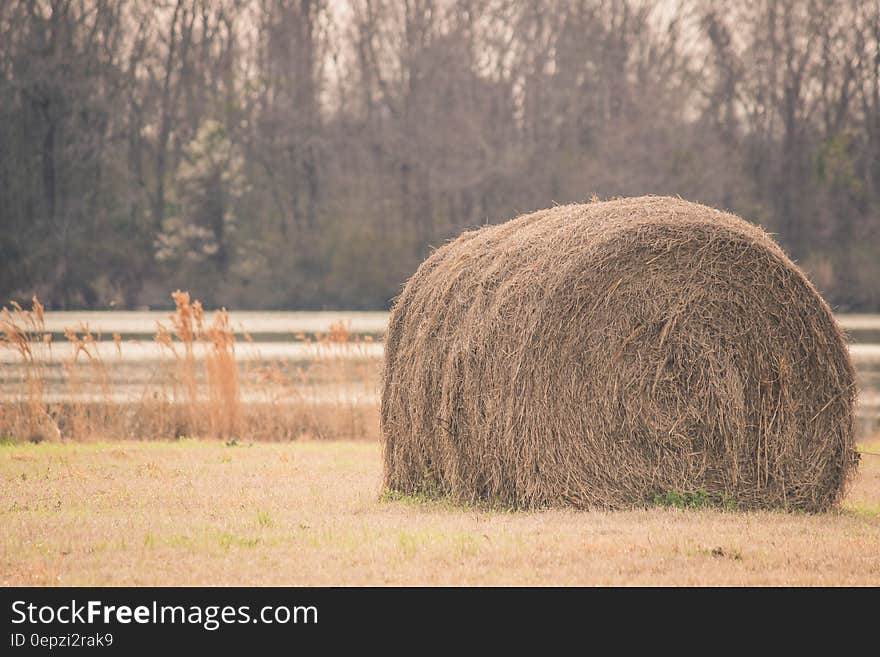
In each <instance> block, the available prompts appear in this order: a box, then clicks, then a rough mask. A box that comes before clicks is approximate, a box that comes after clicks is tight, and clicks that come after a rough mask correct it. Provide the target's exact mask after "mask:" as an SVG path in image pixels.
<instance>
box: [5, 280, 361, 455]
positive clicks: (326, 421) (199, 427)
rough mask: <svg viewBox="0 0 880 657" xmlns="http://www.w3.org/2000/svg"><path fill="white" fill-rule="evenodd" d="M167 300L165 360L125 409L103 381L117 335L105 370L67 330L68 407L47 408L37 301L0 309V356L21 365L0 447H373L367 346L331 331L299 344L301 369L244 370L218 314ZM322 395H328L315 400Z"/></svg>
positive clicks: (94, 345) (281, 364) (89, 343)
mask: <svg viewBox="0 0 880 657" xmlns="http://www.w3.org/2000/svg"><path fill="white" fill-rule="evenodd" d="M172 296H173V299H174V302H175V305H176V310H175V312H174V313H172V314H171V315H170V316H169V325H168V326H165V325H163V324H161V323H160V324H159V325H158V326H157V330H156V337H155V342H156V344H157V345H158V346H159V348H160V349H161V350H162V354H163V355H164V358H163V361H162V362H161V363H160V364H159V366H158V367H157V368H156V371H155V373H154V375H153V376H152V377H151V378H150V380H149V381H148V382H147V383H146V384H145V385H144V388H143V391H142V393H141V395H140V397H139V399H137V400H133V401H128V402H120V401H118V400H114V399H113V398H112V384H111V383H110V381H109V372H110V371H111V369H113V368H114V367H120V366H121V365H122V364H123V359H122V356H123V354H124V351H125V349H126V343H125V342H124V341H123V340H122V338H121V336H119V335H114V336H113V338H112V339H113V343H114V344H115V347H116V355H117V356H118V358H119V362H118V363H115V362H114V363H109V362H105V359H104V358H102V356H101V350H100V349H99V348H98V347H99V346H100V345H101V343H102V342H103V339H104V338H103V336H102V335H101V334H100V333H95V332H93V331H91V330H90V328H89V326H88V325H85V324H84V325H81V326H78V327H69V328H67V329H65V332H64V333H65V337H66V340H67V341H68V343H70V345H72V350H71V352H70V353H71V355H70V356H69V358H68V359H67V360H65V361H64V362H63V372H64V382H63V386H62V387H61V388H60V389H58V388H56V389H55V392H61V393H62V395H61V396H62V399H64V401H61V402H58V403H49V402H48V401H47V396H46V389H47V383H46V381H47V378H48V372H49V370H50V366H49V361H50V359H51V356H52V346H53V344H52V340H51V334H49V333H47V332H46V328H45V319H44V314H43V307H42V306H41V305H40V302H39V300H38V299H36V298H34V305H33V309H32V310H26V309H24V308H21V307H20V306H18V305H15V304H13V306H12V308H4V309H3V310H2V314H0V349H2V348H5V349H9V350H12V351H14V352H15V353H16V354H18V357H19V362H20V363H21V365H22V367H21V372H22V378H21V383H20V386H19V393H18V398H17V399H12V400H4V401H0V439H11V440H13V441H30V442H42V441H58V440H80V441H94V440H116V439H126V438H127V439H132V438H133V439H139V440H145V439H146V440H149V439H167V438H179V437H182V436H190V437H216V438H225V439H229V440H240V439H242V437H243V436H246V437H247V438H248V439H259V440H293V439H327V438H344V439H353V438H368V439H371V438H376V436H377V434H378V409H377V408H376V407H375V404H374V403H364V399H367V398H370V397H371V395H372V393H373V392H374V391H375V387H376V385H377V382H378V368H379V365H378V363H376V362H375V360H374V359H371V358H369V357H367V354H366V352H365V345H366V343H367V342H369V341H370V340H371V339H370V338H366V339H364V340H362V339H361V337H360V336H356V335H352V334H351V332H350V331H349V330H348V328H347V326H346V325H345V324H342V323H338V324H334V325H333V326H331V329H330V331H329V332H328V333H326V334H314V335H309V336H306V335H302V336H300V339H302V340H303V341H304V342H307V343H309V344H310V345H313V346H314V348H315V354H314V356H315V357H314V358H312V359H310V360H308V361H307V362H298V363H288V362H286V361H268V360H266V361H260V360H257V361H247V362H239V361H237V360H236V355H235V350H236V335H235V331H234V328H233V326H232V325H231V322H230V319H229V314H228V313H227V312H226V310H225V309H221V310H220V311H218V312H217V313H215V314H214V317H213V318H212V319H209V318H208V317H207V316H206V313H205V311H204V309H203V308H202V306H201V304H200V303H199V302H198V301H193V300H191V299H190V295H189V294H188V293H186V292H180V291H177V292H175V293H174V294H173V295H172ZM245 337H246V339H249V337H248V336H247V335H246V334H245ZM324 389H331V390H333V391H335V394H331V395H329V396H328V395H321V394H319V390H324ZM343 389H348V390H350V389H354V390H355V391H358V392H359V393H361V397H362V398H363V399H362V398H358V397H357V396H353V395H351V394H348V395H344V394H341V393H340V392H339V391H341V390H343ZM245 394H247V396H248V400H249V401H244V397H245Z"/></svg>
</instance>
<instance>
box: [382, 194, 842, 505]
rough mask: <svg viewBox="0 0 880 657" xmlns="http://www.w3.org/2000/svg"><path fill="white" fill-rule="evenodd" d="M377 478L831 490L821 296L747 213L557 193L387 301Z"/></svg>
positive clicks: (593, 490) (628, 493)
mask: <svg viewBox="0 0 880 657" xmlns="http://www.w3.org/2000/svg"><path fill="white" fill-rule="evenodd" d="M385 345H386V349H385V377H384V380H385V383H384V388H383V394H382V423H383V435H384V437H385V441H386V452H385V456H386V459H385V464H386V482H387V484H388V485H389V486H390V487H392V488H394V489H396V490H400V491H402V492H405V493H422V494H430V495H441V496H442V495H452V496H453V497H455V498H456V499H460V500H464V501H476V500H489V501H492V502H496V503H501V504H504V505H512V506H516V507H523V508H540V507H543V506H547V505H552V506H564V505H571V506H576V507H602V508H631V507H639V506H644V505H645V504H650V503H651V501H652V500H653V499H654V498H655V497H657V496H665V495H694V496H699V495H702V496H704V497H705V496H707V497H710V498H712V499H714V500H716V501H717V502H718V503H721V504H726V503H731V504H735V505H737V506H739V507H740V508H751V509H756V508H786V509H800V510H807V511H817V510H824V509H828V508H830V507H832V506H833V505H834V503H835V502H836V501H838V500H839V499H840V497H841V494H842V492H843V490H844V489H845V486H846V482H847V480H848V478H849V477H851V475H852V474H853V472H854V470H855V467H856V463H857V460H856V454H855V449H854V445H855V441H854V435H853V416H854V405H855V399H856V388H855V373H854V370H853V367H852V365H851V363H850V360H849V354H848V350H847V346H846V342H845V339H844V336H843V334H842V332H841V331H840V330H839V328H838V327H837V325H836V322H835V320H834V317H833V315H832V313H831V310H830V309H829V307H828V306H827V304H826V303H825V302H824V301H823V300H822V298H821V297H820V295H819V294H818V292H817V291H816V290H815V288H814V287H813V286H812V285H811V284H810V282H809V281H808V280H807V279H806V277H805V276H804V274H803V272H801V270H800V269H798V267H797V266H796V265H795V264H794V263H792V262H791V260H789V258H788V257H786V255H785V254H784V253H783V251H782V250H781V249H780V248H779V246H777V245H776V243H775V242H774V241H773V239H772V238H771V237H770V236H769V235H768V234H766V233H765V232H764V231H762V230H761V229H760V228H758V227H756V226H753V225H752V224H749V223H748V222H746V221H743V220H742V219H740V218H738V217H735V216H733V215H731V214H728V213H724V212H720V211H718V210H713V209H711V208H707V207H704V206H701V205H697V204H694V203H688V202H686V201H683V200H681V199H674V198H664V197H642V198H633V199H619V200H615V201H607V202H595V203H590V204H583V205H568V206H558V207H554V208H551V209H548V210H543V211H540V212H535V213H532V214H529V215H524V216H522V217H519V218H517V219H514V220H512V221H510V222H507V223H504V224H500V225H496V226H487V227H484V228H482V229H480V230H477V231H471V232H467V233H465V234H463V235H462V236H460V237H459V238H458V239H456V240H454V241H452V242H450V243H449V244H447V245H445V246H443V247H442V248H440V249H438V250H437V251H436V252H434V253H433V254H432V255H431V256H430V257H429V258H428V259H427V260H426V261H425V262H424V263H423V264H422V265H421V267H420V268H419V269H418V271H417V272H416V273H415V274H414V275H413V276H412V278H411V279H410V280H409V281H408V282H407V284H406V286H405V288H404V290H403V292H402V294H401V296H400V298H399V299H398V300H397V302H396V304H395V307H394V309H393V311H392V313H391V317H390V321H389V327H388V332H387V335H386V341H385Z"/></svg>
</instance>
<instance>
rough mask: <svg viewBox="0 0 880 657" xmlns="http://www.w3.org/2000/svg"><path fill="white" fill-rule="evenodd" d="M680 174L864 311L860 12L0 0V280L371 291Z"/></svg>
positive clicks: (875, 247) (314, 297)
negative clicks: (497, 234) (529, 217)
mask: <svg viewBox="0 0 880 657" xmlns="http://www.w3.org/2000/svg"><path fill="white" fill-rule="evenodd" d="M648 193H652V194H677V195H680V196H682V197H684V198H688V199H690V200H695V201H700V202H703V203H706V204H710V205H714V206H717V207H721V208H724V209H729V210H733V211H735V212H737V213H739V214H741V215H742V216H744V217H746V218H749V219H750V220H752V221H755V222H758V223H760V224H762V225H763V226H765V227H766V228H767V229H768V230H770V231H772V232H773V233H775V234H776V235H777V237H778V239H779V240H780V242H781V243H782V244H783V246H784V247H785V248H786V249H787V251H788V252H789V253H790V254H791V255H792V256H793V257H794V258H795V259H796V260H797V261H798V262H799V263H800V264H801V265H802V266H803V267H804V268H805V269H806V270H807V271H808V273H809V275H810V276H811V278H812V279H813V281H814V282H815V283H816V285H817V286H818V287H819V288H820V289H821V290H822V292H823V293H824V294H825V295H826V297H827V298H828V299H829V300H830V301H831V302H832V304H833V305H834V306H835V307H836V308H837V309H839V310H844V311H854V310H864V311H869V310H872V311H877V310H880V282H878V281H880V218H878V214H880V7H878V4H877V3H876V2H869V1H866V2H862V1H858V0H838V1H832V0H747V1H745V2H741V3H728V2H721V1H715V0H683V1H682V2H679V3H674V2H663V1H659V0H658V1H653V2H652V1H647V0H548V1H537V0H519V1H517V0H482V1H479V0H347V1H339V2H330V1H328V0H157V1H156V2H152V3H132V2H125V1H124V0H2V1H0V227H2V230H0V296H2V297H3V298H5V299H13V298H17V299H22V298H29V297H30V295H32V294H34V293H37V294H39V295H40V297H41V299H44V300H45V301H47V302H48V305H49V306H50V307H52V308H75V307H85V308H105V307H109V306H112V307H120V308H122V307H128V308H136V307H140V306H143V305H156V304H168V303H170V298H169V297H168V292H169V291H170V290H172V289H174V288H182V289H189V290H191V291H192V292H193V294H194V295H195V296H197V297H198V298H200V299H202V300H203V301H204V302H205V304H206V305H211V306H218V305H221V304H222V305H226V306H229V307H233V308H303V309H310V308H314V309H321V308H349V309H359V308H383V307H387V305H388V303H389V300H390V299H391V298H392V297H394V296H395V295H396V294H397V293H398V291H399V289H400V285H401V283H402V282H403V281H404V280H405V279H406V278H407V277H408V276H409V275H410V274H411V273H412V272H413V271H414V269H415V268H416V267H417V266H418V264H419V262H420V261H421V260H422V259H423V258H424V256H425V255H426V254H427V253H428V252H429V251H430V249H431V248H432V247H433V246H437V245H439V244H441V243H443V242H444V241H445V240H447V239H449V238H450V237H452V236H455V235H457V234H458V233H460V232H461V231H462V230H464V229H466V228H472V227H475V226H479V225H481V224H485V223H492V222H498V221H502V220H505V219H507V218H510V217H512V216H514V215H516V214H519V213H522V212H526V211H529V210H532V209H536V208H540V207H546V206H548V205H551V204H553V203H564V202H574V201H582V200H586V199H589V198H591V197H593V196H594V195H595V196H599V197H601V198H607V197H613V196H623V195H626V196H628V195H637V194H648Z"/></svg>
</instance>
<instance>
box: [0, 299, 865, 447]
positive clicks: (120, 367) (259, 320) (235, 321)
mask: <svg viewBox="0 0 880 657" xmlns="http://www.w3.org/2000/svg"><path fill="white" fill-rule="evenodd" d="M169 315H170V312H169V311H134V312H129V311H101V312H47V313H46V330H47V332H49V333H50V334H52V343H51V345H49V346H46V345H42V344H41V345H39V346H38V347H36V348H37V349H40V350H41V351H42V353H43V355H44V356H45V357H48V359H49V360H50V361H51V362H52V363H53V365H52V366H50V370H51V371H50V372H48V373H47V375H48V378H49V390H47V391H46V392H47V394H48V395H49V396H54V395H55V394H57V390H58V388H59V387H60V386H62V382H63V380H64V375H63V372H62V367H61V364H62V363H64V362H66V361H69V360H70V358H71V356H72V353H73V349H72V345H71V344H70V343H69V342H68V341H67V340H66V339H65V338H64V337H63V333H64V329H65V328H72V329H80V327H82V326H88V328H89V330H91V332H92V333H93V334H97V333H100V334H101V335H102V341H101V342H100V343H99V344H98V345H97V350H98V354H99V356H100V357H101V359H102V360H103V361H104V364H105V365H106V366H107V367H108V368H110V369H112V370H114V374H113V376H112V377H111V378H112V379H113V383H112V385H113V387H114V389H115V393H114V395H113V396H114V397H117V396H119V397H124V398H131V396H134V395H136V394H138V393H137V390H142V389H143V388H142V387H141V388H137V386H138V385H140V384H138V383H136V382H139V381H142V380H145V379H148V378H149V377H150V376H152V374H150V373H151V372H153V371H154V370H155V368H156V366H157V364H159V363H160V362H162V361H163V360H164V359H168V358H169V357H170V354H169V353H168V351H167V350H163V349H162V348H160V347H159V345H157V344H156V343H155V342H154V341H153V336H154V335H155V332H156V327H157V325H158V324H159V323H162V324H164V325H165V326H166V327H168V328H170V326H171V322H170V320H169ZM212 316H213V312H208V313H206V317H207V319H208V320H210V319H211V317H212ZM837 319H838V321H839V323H840V325H841V327H842V328H843V329H844V330H845V331H846V332H847V336H848V338H849V340H850V354H851V355H852V358H853V362H854V363H855V365H856V369H857V373H858V378H859V390H860V397H859V402H860V403H859V409H860V410H859V412H860V417H861V418H862V419H861V420H860V421H862V422H864V423H867V424H865V425H864V426H866V427H867V428H868V429H869V430H874V427H875V426H877V425H878V424H880V315H868V314H852V315H838V317H837ZM230 320H231V322H232V326H233V329H234V330H235V331H236V332H237V333H238V334H239V340H238V341H237V343H236V346H235V353H236V358H237V359H238V360H240V361H242V362H243V363H246V362H259V361H288V362H292V363H296V362H309V361H314V360H317V359H320V358H326V357H328V356H333V357H340V356H341V357H344V358H353V359H379V358H381V356H382V352H383V350H382V344H381V336H382V334H384V332H385V329H386V326H387V324H388V313H387V312H358V311H345V312H343V311H340V312H230ZM340 323H342V324H344V325H345V327H346V329H347V330H348V331H350V332H351V333H352V335H353V336H354V339H356V340H358V344H356V345H351V344H349V345H342V346H339V345H332V344H331V345H326V344H316V343H315V335H316V334H318V335H320V334H326V333H328V332H329V331H330V329H331V327H332V326H333V325H338V324H340ZM114 333H116V334H119V336H120V337H121V339H122V345H121V351H120V350H117V347H116V345H115V344H114V342H113V334H114ZM245 335H247V336H249V337H250V339H251V340H250V341H248V340H247V339H245ZM201 351H202V348H201V346H198V345H197V347H196V355H197V357H198V356H199V355H200V353H201ZM0 365H2V366H0V399H2V398H5V399H9V398H10V397H13V396H15V391H16V390H17V389H18V386H19V385H20V381H21V376H22V373H23V372H22V369H21V367H20V365H19V356H18V354H17V353H15V352H13V351H11V350H8V349H0ZM53 382H55V384H56V385H55V390H54V391H53V385H52V384H53ZM324 394H327V395H332V394H334V393H333V392H332V391H331V390H329V389H328V390H322V391H321V395H324Z"/></svg>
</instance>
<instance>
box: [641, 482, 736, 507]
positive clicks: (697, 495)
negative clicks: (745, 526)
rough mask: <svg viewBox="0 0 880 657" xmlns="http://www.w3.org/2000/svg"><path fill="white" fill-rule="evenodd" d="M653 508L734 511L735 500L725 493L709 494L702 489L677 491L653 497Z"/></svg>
mask: <svg viewBox="0 0 880 657" xmlns="http://www.w3.org/2000/svg"><path fill="white" fill-rule="evenodd" d="M654 505H655V506H664V507H670V508H675V509H724V510H725V511H735V510H736V509H737V504H736V500H734V499H733V497H732V496H731V495H729V494H727V493H709V492H707V491H705V490H703V489H702V488H701V489H699V490H696V491H693V492H687V491H685V492H682V491H677V490H670V491H666V492H665V493H658V494H657V495H655V496H654Z"/></svg>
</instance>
